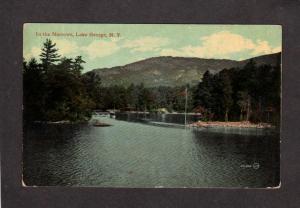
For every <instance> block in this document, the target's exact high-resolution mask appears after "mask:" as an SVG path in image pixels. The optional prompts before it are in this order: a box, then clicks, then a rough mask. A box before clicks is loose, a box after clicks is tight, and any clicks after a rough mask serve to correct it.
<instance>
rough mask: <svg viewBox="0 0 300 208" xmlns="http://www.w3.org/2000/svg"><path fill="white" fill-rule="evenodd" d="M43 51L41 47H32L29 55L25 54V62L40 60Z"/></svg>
mask: <svg viewBox="0 0 300 208" xmlns="http://www.w3.org/2000/svg"><path fill="white" fill-rule="evenodd" d="M41 52H42V50H41V49H40V48H39V47H32V48H31V50H30V51H29V52H28V53H25V54H24V58H25V60H29V59H31V58H38V57H39V55H40V54H41Z"/></svg>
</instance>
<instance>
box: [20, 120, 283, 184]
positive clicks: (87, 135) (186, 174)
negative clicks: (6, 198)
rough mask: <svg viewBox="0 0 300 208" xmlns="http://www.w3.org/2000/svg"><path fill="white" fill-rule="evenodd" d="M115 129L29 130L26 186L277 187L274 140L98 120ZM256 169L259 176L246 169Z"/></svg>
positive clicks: (46, 127)
mask: <svg viewBox="0 0 300 208" xmlns="http://www.w3.org/2000/svg"><path fill="white" fill-rule="evenodd" d="M101 120H103V121H105V122H108V123H111V124H112V125H113V126H111V127H106V128H97V127H93V126H91V125H38V126H32V127H30V128H25V130H24V174H23V177H24V181H25V183H26V184H27V185H40V186H49V185H50V186H54V185H72V186H102V187H157V186H163V187H217V186H221V187H231V186H234V187H244V186H249V187H266V186H274V185H278V180H279V153H278V151H279V142H278V140H279V139H278V138H279V137H278V136H277V135H275V134H237V133H232V132H222V131H219V132H214V131H209V130H205V131H198V130H190V129H189V130H185V129H180V128H166V127H160V126H152V125H145V124H142V123H131V122H126V121H120V120H114V119H109V118H101ZM254 162H258V163H259V164H260V167H259V169H254V168H242V167H241V165H245V164H253V163H254Z"/></svg>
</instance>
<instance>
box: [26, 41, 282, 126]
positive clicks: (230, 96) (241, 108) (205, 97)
mask: <svg viewBox="0 0 300 208" xmlns="http://www.w3.org/2000/svg"><path fill="white" fill-rule="evenodd" d="M58 52H59V51H58V49H56V48H55V44H54V43H52V42H51V40H47V41H46V42H45V43H44V45H43V48H42V53H41V55H40V60H41V63H38V61H37V60H36V59H34V58H33V59H31V60H30V61H29V62H28V63H27V62H25V61H24V71H23V74H24V119H25V120H28V121H34V120H45V121H58V120H70V121H82V120H88V119H89V118H90V116H91V112H92V109H102V110H107V109H119V110H138V111H161V110H162V109H163V111H164V112H165V111H169V112H174V111H176V112H184V111H185V102H186V97H187V104H188V105H187V111H188V112H198V113H201V114H202V116H203V119H204V120H225V121H237V120H247V121H253V122H272V123H278V122H279V119H280V115H279V114H280V77H281V76H280V75H281V71H280V59H279V60H278V63H277V65H276V66H271V65H259V66H257V65H256V64H255V62H254V61H252V60H250V61H249V63H248V64H246V65H245V66H244V67H243V68H231V69H224V70H222V71H220V72H219V73H217V74H212V73H210V72H209V71H207V72H205V74H204V75H203V78H202V80H201V81H199V84H198V85H197V86H189V85H187V86H181V87H167V86H158V87H152V88H146V87H145V86H144V85H143V83H141V84H139V85H134V84H131V85H130V86H128V87H125V86H122V85H114V86H110V87H104V86H101V80H100V78H99V77H98V76H97V75H96V74H95V73H92V72H89V73H86V74H83V75H82V70H83V67H82V64H83V63H85V62H84V61H83V60H82V57H81V56H77V57H75V58H74V59H72V58H66V57H62V58H60V55H59V54H58ZM186 92H187V96H186Z"/></svg>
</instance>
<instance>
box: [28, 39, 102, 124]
mask: <svg viewBox="0 0 300 208" xmlns="http://www.w3.org/2000/svg"><path fill="white" fill-rule="evenodd" d="M83 63H85V62H84V60H82V57H81V56H76V57H75V58H66V57H61V56H60V55H59V54H58V49H57V48H56V44H55V43H52V41H51V40H50V39H47V40H46V41H45V43H44V44H43V47H42V52H41V54H40V62H38V60H36V59H35V58H31V59H30V60H29V61H28V62H26V61H25V60H24V61H23V117H24V120H25V121H28V122H31V121H60V120H69V121H86V120H89V118H90V117H91V115H92V109H93V108H94V107H95V102H94V101H93V99H92V96H91V94H92V93H93V92H94V91H97V88H98V87H99V84H100V80H98V79H96V78H94V80H92V82H91V80H88V79H87V77H85V76H83V75H82V70H83V66H82V64H83ZM91 83H92V84H91Z"/></svg>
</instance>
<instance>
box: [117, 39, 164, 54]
mask: <svg viewBox="0 0 300 208" xmlns="http://www.w3.org/2000/svg"><path fill="white" fill-rule="evenodd" d="M168 43H169V40H168V39H167V38H161V37H152V36H146V37H143V38H139V39H135V40H127V41H125V43H124V44H123V45H122V47H124V48H130V49H131V51H132V52H146V51H159V50H161V47H162V46H165V45H167V44H168Z"/></svg>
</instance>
